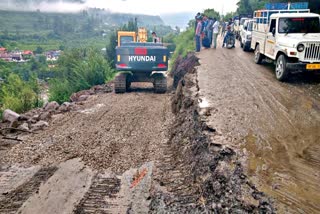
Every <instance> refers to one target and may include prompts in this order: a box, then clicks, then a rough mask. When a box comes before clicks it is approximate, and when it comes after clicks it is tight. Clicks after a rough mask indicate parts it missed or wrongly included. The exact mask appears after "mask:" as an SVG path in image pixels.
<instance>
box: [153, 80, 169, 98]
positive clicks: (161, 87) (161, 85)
mask: <svg viewBox="0 0 320 214" xmlns="http://www.w3.org/2000/svg"><path fill="white" fill-rule="evenodd" d="M153 85H154V91H155V92H156V93H159V94H161V93H166V91H167V78H166V77H165V76H164V75H159V76H157V77H155V79H154V83H153Z"/></svg>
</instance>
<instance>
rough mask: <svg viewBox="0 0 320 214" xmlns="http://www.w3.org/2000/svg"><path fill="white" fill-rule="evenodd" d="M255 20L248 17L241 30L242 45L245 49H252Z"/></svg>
mask: <svg viewBox="0 0 320 214" xmlns="http://www.w3.org/2000/svg"><path fill="white" fill-rule="evenodd" d="M253 23H254V20H253V19H247V20H245V22H244V23H243V27H242V28H241V31H240V46H241V48H242V49H243V50H244V51H250V50H251V38H252V27H253Z"/></svg>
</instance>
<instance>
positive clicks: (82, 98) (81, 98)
mask: <svg viewBox="0 0 320 214" xmlns="http://www.w3.org/2000/svg"><path fill="white" fill-rule="evenodd" d="M88 98H89V95H81V96H80V97H79V99H78V102H83V101H86V100H87V99H88Z"/></svg>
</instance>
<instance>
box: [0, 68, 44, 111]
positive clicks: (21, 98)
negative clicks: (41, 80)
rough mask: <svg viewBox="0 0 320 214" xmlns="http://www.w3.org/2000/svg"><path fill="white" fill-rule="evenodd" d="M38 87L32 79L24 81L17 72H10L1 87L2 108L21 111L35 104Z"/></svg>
mask: <svg viewBox="0 0 320 214" xmlns="http://www.w3.org/2000/svg"><path fill="white" fill-rule="evenodd" d="M38 90H39V88H38V86H37V83H36V82H34V80H32V81H29V82H24V81H23V80H22V79H21V78H20V77H19V76H18V75H17V74H10V75H9V76H8V79H7V83H5V84H3V85H2V87H1V93H0V94H1V98H2V99H1V100H2V108H1V111H3V110H5V109H11V110H13V111H15V112H18V113H22V112H25V111H28V110H30V109H32V108H34V107H36V106H37V104H38V103H39V102H38V101H39V100H38V96H37V92H38Z"/></svg>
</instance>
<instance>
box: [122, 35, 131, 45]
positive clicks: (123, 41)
mask: <svg viewBox="0 0 320 214" xmlns="http://www.w3.org/2000/svg"><path fill="white" fill-rule="evenodd" d="M126 42H133V37H132V36H121V37H120V45H122V44H123V43H126Z"/></svg>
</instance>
